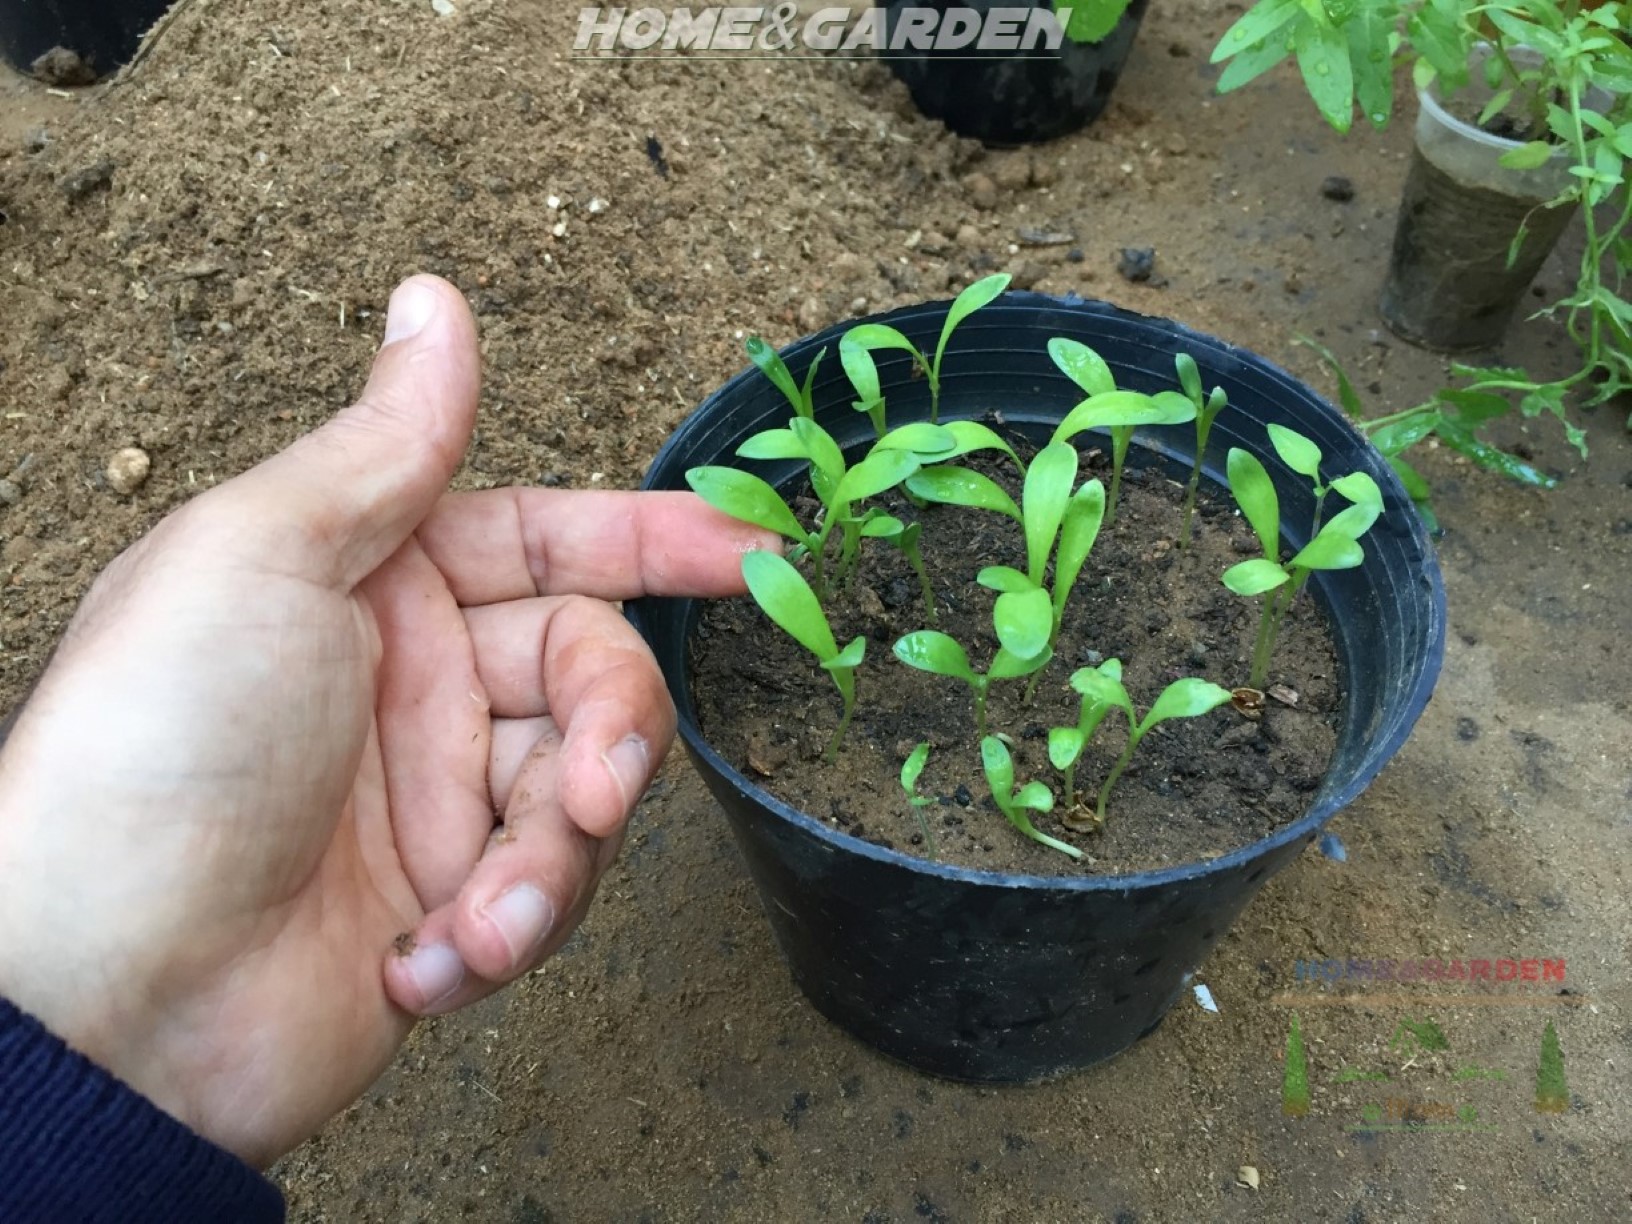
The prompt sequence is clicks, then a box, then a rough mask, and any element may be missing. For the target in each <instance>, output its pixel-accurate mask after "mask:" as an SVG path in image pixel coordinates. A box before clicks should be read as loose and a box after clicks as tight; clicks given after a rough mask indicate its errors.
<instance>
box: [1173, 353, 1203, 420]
mask: <svg viewBox="0 0 1632 1224" xmlns="http://www.w3.org/2000/svg"><path fill="white" fill-rule="evenodd" d="M1173 368H1174V370H1175V371H1177V373H1178V376H1179V386H1180V387H1182V388H1183V389H1184V393H1185V394H1186V395H1188V396H1189V397H1190V402H1191V403H1193V404H1195V406H1196V407H1197V408H1200V407H1201V406H1202V404H1204V403H1205V402H1206V401H1205V399H1204V398H1203V395H1202V389H1201V371H1200V370H1199V369H1197V368H1196V359H1195V358H1194V357H1192V356H1190V354H1189V353H1180V354H1178V355H1177V356H1176V357H1174V358H1173Z"/></svg>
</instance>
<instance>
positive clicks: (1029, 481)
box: [976, 442, 1105, 700]
mask: <svg viewBox="0 0 1632 1224" xmlns="http://www.w3.org/2000/svg"><path fill="white" fill-rule="evenodd" d="M1076 479H1077V451H1076V448H1075V447H1074V446H1071V445H1069V444H1068V443H1065V442H1053V443H1050V444H1049V445H1048V446H1045V447H1044V448H1043V449H1042V450H1040V451H1038V452H1037V455H1036V457H1035V458H1033V459H1032V461H1031V466H1030V467H1028V468H1027V469H1026V478H1025V482H1024V484H1023V486H1022V489H1021V507H1022V509H1021V512H1020V524H1021V527H1022V529H1023V530H1024V532H1025V538H1026V571H1025V573H1021V572H1020V571H1019V570H1017V569H1013V568H1011V567H1009V566H1006V565H992V566H987V567H986V568H985V569H983V570H982V571H981V572H980V574H979V575H977V577H976V581H977V582H979V583H980V584H981V585H982V586H984V587H988V588H990V589H991V590H994V591H997V592H998V593H999V594H998V597H997V605H996V607H995V608H994V609H993V622H994V625H995V627H996V629H997V640H998V641H999V642H1000V643H1001V644H1002V645H1003V646H1004V647H1006V648H1007V649H1008V650H1009V651H1011V652H1012V653H1014V654H1015V655H1017V656H1018V657H1020V658H1028V659H1029V658H1033V657H1035V655H1036V654H1037V653H1038V652H1040V651H1041V650H1042V649H1044V648H1045V647H1046V648H1047V649H1049V650H1052V649H1053V647H1054V644H1055V641H1056V640H1057V639H1058V637H1059V633H1060V621H1061V619H1062V617H1063V616H1064V614H1065V604H1066V601H1067V599H1069V598H1070V594H1071V588H1072V587H1073V586H1075V585H1076V581H1077V577H1078V575H1079V574H1081V572H1082V567H1083V564H1084V563H1085V562H1086V561H1087V560H1088V554H1089V553H1090V552H1091V551H1092V550H1093V547H1094V541H1095V540H1096V539H1098V537H1099V528H1100V524H1101V523H1102V521H1103V520H1104V516H1105V487H1104V486H1103V485H1102V484H1100V482H1099V481H1098V480H1090V481H1087V482H1086V483H1084V484H1083V486H1082V487H1081V488H1080V489H1078V490H1077V491H1076V492H1075V493H1073V492H1072V491H1071V486H1072V485H1073V484H1075V483H1076ZM1056 544H1058V552H1057V553H1056V549H1055V546H1056ZM1050 560H1052V561H1053V562H1054V586H1053V590H1052V591H1050V589H1049V587H1048V564H1049V562H1050ZM1041 675H1042V672H1041V670H1039V671H1037V672H1035V673H1033V675H1032V680H1031V685H1030V687H1028V689H1027V694H1026V695H1027V700H1030V697H1031V693H1032V692H1033V691H1034V690H1035V688H1036V686H1037V681H1038V678H1039V677H1040V676H1041Z"/></svg>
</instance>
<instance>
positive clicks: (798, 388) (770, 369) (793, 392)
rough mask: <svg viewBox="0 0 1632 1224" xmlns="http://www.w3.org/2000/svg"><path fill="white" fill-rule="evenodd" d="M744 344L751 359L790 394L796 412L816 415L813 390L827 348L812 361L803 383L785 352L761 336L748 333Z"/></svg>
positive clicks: (778, 388)
mask: <svg viewBox="0 0 1632 1224" xmlns="http://www.w3.org/2000/svg"><path fill="white" fill-rule="evenodd" d="M743 347H744V348H746V349H747V350H748V360H749V361H751V362H753V363H754V364H755V365H756V366H758V367H759V369H760V371H761V372H762V373H763V374H764V375H765V377H766V378H768V379H770V380H771V382H773V383H774V384H775V385H776V389H777V390H778V391H780V392H782V394H783V395H785V396H786V397H787V400H788V403H790V404H792V405H793V410H794V412H795V413H797V414H798V415H799V416H802V417H804V418H806V419H807V420H808V419H810V418H811V417H813V416H815V415H816V408H815V405H814V404H813V403H812V401H811V397H810V389H811V387H812V386H814V385H815V382H816V367H817V366H819V365H821V364H822V358H823V357H825V356H827V350H826V349H825V348H824V349H823V350H822V351H821V352H819V353H817V354H816V356H815V357H814V358H813V359H812V360H811V363H810V368H809V369H807V370H806V371H805V381H804V383H803V384H801V383H799V382H796V381H795V380H794V377H793V371H792V370H790V369H788V367H787V363H786V362H784V361H783V360H782V355H781V354H780V353H778V352H777V351H776V350H775V349H774V348H772V347H771V346H770V345H769V344H767V343H766V342H765V341H764V340H763V339H762V338H761V337H759V336H749V337H748V339H747V340H745V341H743Z"/></svg>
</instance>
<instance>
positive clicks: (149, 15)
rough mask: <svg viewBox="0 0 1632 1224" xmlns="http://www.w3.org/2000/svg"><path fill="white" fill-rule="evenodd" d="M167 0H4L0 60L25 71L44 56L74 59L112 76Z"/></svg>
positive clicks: (0, 17) (0, 14)
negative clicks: (54, 53)
mask: <svg viewBox="0 0 1632 1224" xmlns="http://www.w3.org/2000/svg"><path fill="white" fill-rule="evenodd" d="M170 4H171V0H7V2H6V3H4V4H0V55H4V56H5V57H6V60H7V62H8V63H10V64H11V65H12V67H14V68H16V69H17V70H18V71H19V72H28V71H30V70H31V69H32V68H33V65H34V62H35V61H36V60H38V59H39V58H40V56H42V55H44V54H45V53H46V52H47V51H51V50H53V49H55V48H58V47H60V48H62V49H63V50H65V51H72V52H73V53H75V54H76V55H78V56H79V58H80V60H81V61H82V62H83V63H84V64H86V65H87V66H88V67H89V68H90V69H91V70H92V71H93V72H95V73H96V74H97V75H102V74H104V73H108V72H112V71H113V70H114V69H115V68H118V67H119V66H120V65H121V64H123V63H125V61H127V60H128V59H130V57H131V56H133V55H135V54H136V48H137V47H138V46H140V45H141V41H142V35H144V34H146V33H147V31H148V30H149V29H150V28H151V27H152V25H153V23H154V22H155V21H157V20H158V19H159V17H160V16H161V15H162V14H163V13H164V10H165V9H167V8H169V7H170Z"/></svg>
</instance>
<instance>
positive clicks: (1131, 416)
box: [1048, 336, 1196, 523]
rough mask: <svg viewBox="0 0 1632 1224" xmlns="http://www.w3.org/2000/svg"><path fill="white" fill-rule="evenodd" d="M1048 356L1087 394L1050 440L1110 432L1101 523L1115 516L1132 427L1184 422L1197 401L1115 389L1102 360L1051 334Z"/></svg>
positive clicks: (1170, 394)
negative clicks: (1108, 474)
mask: <svg viewBox="0 0 1632 1224" xmlns="http://www.w3.org/2000/svg"><path fill="white" fill-rule="evenodd" d="M1048 355H1049V356H1050V357H1051V358H1053V360H1054V364H1055V365H1056V366H1058V367H1059V368H1060V370H1061V371H1062V372H1063V373H1064V374H1065V375H1066V377H1068V378H1070V379H1071V381H1072V382H1074V383H1076V384H1077V386H1079V387H1080V388H1082V390H1083V391H1085V392H1087V394H1088V398H1087V399H1085V400H1083V401H1082V403H1080V404H1078V405H1077V406H1076V407H1075V408H1073V409H1072V410H1071V411H1070V412H1068V413H1066V415H1065V419H1064V420H1063V421H1061V422H1060V424H1059V426H1058V427H1057V428H1056V429H1055V430H1054V437H1053V439H1052V440H1053V441H1055V442H1069V441H1071V440H1072V439H1073V438H1075V437H1076V436H1077V435H1078V434H1079V433H1083V432H1084V431H1086V430H1089V429H1108V430H1110V432H1111V490H1110V493H1109V495H1108V496H1107V498H1106V506H1105V521H1106V522H1107V523H1109V522H1111V521H1113V520H1114V519H1115V518H1116V503H1117V498H1118V496H1119V494H1120V492H1121V489H1122V466H1123V464H1124V463H1125V462H1126V461H1127V457H1128V446H1129V445H1130V444H1131V443H1132V441H1133V431H1134V430H1136V429H1138V428H1139V427H1140V426H1141V425H1183V424H1184V423H1185V422H1187V421H1191V420H1194V419H1195V416H1196V405H1195V404H1193V403H1191V402H1190V400H1189V399H1188V398H1187V397H1186V396H1183V395H1180V394H1179V393H1178V392H1177V391H1160V392H1157V394H1155V395H1143V394H1141V393H1140V392H1138V391H1119V390H1117V388H1116V380H1115V379H1114V378H1113V377H1112V375H1111V369H1110V367H1109V366H1108V365H1106V364H1105V360H1104V358H1102V357H1101V356H1100V355H1099V354H1098V353H1096V352H1094V350H1093V349H1091V348H1089V347H1088V346H1087V345H1085V344H1079V343H1078V342H1077V341H1075V340H1067V339H1066V338H1064V337H1063V336H1056V337H1055V338H1054V339H1052V340H1050V341H1049V342H1048Z"/></svg>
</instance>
